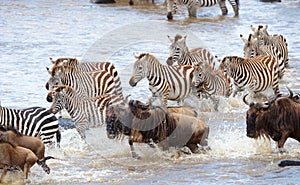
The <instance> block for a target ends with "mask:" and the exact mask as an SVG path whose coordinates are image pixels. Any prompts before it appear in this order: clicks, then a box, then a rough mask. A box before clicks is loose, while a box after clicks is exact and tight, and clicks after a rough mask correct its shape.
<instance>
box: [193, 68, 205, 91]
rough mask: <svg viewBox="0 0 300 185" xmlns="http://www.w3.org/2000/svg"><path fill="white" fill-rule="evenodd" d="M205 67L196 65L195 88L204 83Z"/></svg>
mask: <svg viewBox="0 0 300 185" xmlns="http://www.w3.org/2000/svg"><path fill="white" fill-rule="evenodd" d="M203 72H204V71H203V66H202V65H201V64H196V65H195V66H194V74H193V81H192V83H193V85H194V86H195V87H198V86H199V85H201V84H202V83H203V81H204V79H203V78H204V75H203Z"/></svg>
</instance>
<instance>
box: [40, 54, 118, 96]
mask: <svg viewBox="0 0 300 185" xmlns="http://www.w3.org/2000/svg"><path fill="white" fill-rule="evenodd" d="M49 59H50V61H51V63H52V64H53V67H55V66H62V65H63V66H70V67H74V68H75V69H76V70H78V71H81V72H92V71H98V70H104V71H107V72H109V73H110V75H111V76H113V78H114V82H115V91H116V94H117V95H119V96H120V97H121V98H123V91H122V85H121V80H120V77H119V74H118V71H117V70H116V68H115V66H114V65H113V64H112V63H110V62H79V61H78V60H77V58H58V59H56V60H53V59H52V58H49ZM48 71H49V69H48ZM46 89H47V90H50V89H49V84H48V83H47V84H46Z"/></svg>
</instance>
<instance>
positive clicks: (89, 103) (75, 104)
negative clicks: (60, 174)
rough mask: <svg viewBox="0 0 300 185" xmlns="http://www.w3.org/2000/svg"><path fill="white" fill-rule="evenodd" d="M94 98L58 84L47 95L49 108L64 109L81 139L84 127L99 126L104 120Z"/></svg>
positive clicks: (83, 135)
mask: <svg viewBox="0 0 300 185" xmlns="http://www.w3.org/2000/svg"><path fill="white" fill-rule="evenodd" d="M117 97H119V96H117ZM96 99H97V97H94V98H82V97H81V95H80V94H78V93H77V92H76V90H75V89H74V88H72V87H70V86H67V85H59V86H57V87H56V88H55V89H54V90H53V91H50V92H49V93H48V95H47V101H49V102H52V105H51V107H50V110H51V111H52V112H53V113H54V114H56V113H57V112H59V111H61V110H62V109H65V110H66V111H67V112H68V113H69V115H70V116H71V118H72V120H73V122H74V125H75V126H76V130H77V131H78V133H79V135H80V136H81V138H82V139H85V137H86V135H85V131H86V129H88V128H90V127H99V126H101V125H102V124H103V123H104V121H105V112H104V111H103V110H98V108H97V107H96V104H95V100H96Z"/></svg>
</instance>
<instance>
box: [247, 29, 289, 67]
mask: <svg viewBox="0 0 300 185" xmlns="http://www.w3.org/2000/svg"><path fill="white" fill-rule="evenodd" d="M250 27H251V29H252V31H253V32H254V33H253V35H254V37H255V38H257V39H258V43H259V45H260V46H264V45H266V46H273V47H276V48H277V49H278V51H279V53H280V55H281V56H282V58H283V62H284V65H285V67H287V66H288V63H289V57H288V44H287V41H286V39H285V38H284V37H283V36H282V35H277V34H275V35H270V34H269V33H268V31H267V29H268V25H265V26H262V25H259V26H258V28H255V27H254V26H252V25H251V26H250Z"/></svg>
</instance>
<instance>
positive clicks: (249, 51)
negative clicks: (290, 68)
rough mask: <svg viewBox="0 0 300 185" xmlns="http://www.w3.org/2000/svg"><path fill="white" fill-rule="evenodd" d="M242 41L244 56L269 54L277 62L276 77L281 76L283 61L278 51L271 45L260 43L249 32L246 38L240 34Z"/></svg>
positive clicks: (283, 66) (283, 68) (283, 70)
mask: <svg viewBox="0 0 300 185" xmlns="http://www.w3.org/2000/svg"><path fill="white" fill-rule="evenodd" d="M240 37H241V39H242V40H243V42H244V44H245V45H244V57H247V58H249V57H254V56H257V55H269V56H272V57H274V58H275V59H276V61H277V63H278V77H279V78H282V77H283V75H284V73H285V63H284V59H283V57H282V55H281V53H280V51H279V50H278V49H277V48H276V47H275V46H272V45H260V44H259V42H258V40H257V38H254V36H253V35H252V34H249V37H248V39H246V38H245V37H243V35H240Z"/></svg>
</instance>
